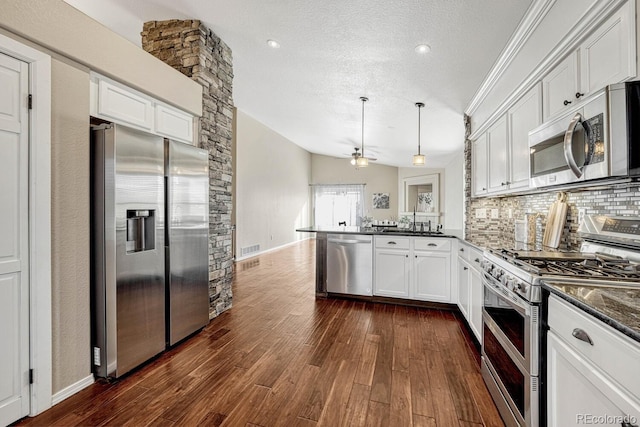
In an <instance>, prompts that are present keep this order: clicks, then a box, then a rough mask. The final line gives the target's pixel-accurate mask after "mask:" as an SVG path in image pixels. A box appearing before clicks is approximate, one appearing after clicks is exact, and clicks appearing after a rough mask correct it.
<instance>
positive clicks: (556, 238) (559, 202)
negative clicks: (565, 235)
mask: <svg viewBox="0 0 640 427" xmlns="http://www.w3.org/2000/svg"><path fill="white" fill-rule="evenodd" d="M568 210H569V205H568V204H567V193H562V192H561V193H558V196H557V198H556V200H555V201H554V202H553V203H552V204H551V207H549V215H548V216H547V225H546V226H545V229H544V236H543V238H542V245H543V246H546V247H549V248H557V247H558V246H559V245H560V238H561V237H562V230H563V229H564V225H565V223H566V221H567V211H568Z"/></svg>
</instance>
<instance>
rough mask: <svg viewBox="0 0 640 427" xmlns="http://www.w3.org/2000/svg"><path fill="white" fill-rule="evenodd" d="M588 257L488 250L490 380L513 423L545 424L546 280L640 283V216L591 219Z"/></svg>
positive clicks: (485, 365)
mask: <svg viewBox="0 0 640 427" xmlns="http://www.w3.org/2000/svg"><path fill="white" fill-rule="evenodd" d="M578 232H579V233H580V234H581V236H582V237H583V238H584V243H583V244H582V246H581V248H580V252H546V251H517V250H506V249H505V250H488V251H485V253H484V259H483V262H482V268H483V270H484V274H483V284H484V290H485V292H484V308H483V314H482V317H483V344H482V376H483V378H484V380H485V383H486V384H487V387H488V388H489V391H490V392H491V395H492V397H493V399H494V401H495V402H496V405H497V406H498V409H499V411H500V414H501V415H502V418H503V419H504V420H505V422H506V423H507V424H508V425H522V426H538V425H539V423H540V413H541V412H540V408H541V406H540V403H541V400H540V382H539V375H540V371H541V358H540V342H541V339H540V338H541V335H542V333H541V332H542V330H541V322H540V320H541V319H540V310H541V301H542V290H541V284H542V280H562V281H563V282H584V281H585V280H586V281H597V282H598V284H605V285H606V284H611V285H616V286H620V284H624V283H635V284H637V283H638V281H640V267H639V265H640V218H612V217H604V216H587V217H586V218H585V221H584V222H583V223H582V224H581V225H580V228H579V230H578Z"/></svg>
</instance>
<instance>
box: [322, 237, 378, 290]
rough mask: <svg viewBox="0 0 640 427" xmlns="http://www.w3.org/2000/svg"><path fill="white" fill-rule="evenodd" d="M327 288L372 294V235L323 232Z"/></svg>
mask: <svg viewBox="0 0 640 427" xmlns="http://www.w3.org/2000/svg"><path fill="white" fill-rule="evenodd" d="M327 292H332V293H337V294H350V295H373V245H372V237H371V236H368V235H362V234H329V235H328V236H327Z"/></svg>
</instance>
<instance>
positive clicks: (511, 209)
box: [509, 208, 513, 219]
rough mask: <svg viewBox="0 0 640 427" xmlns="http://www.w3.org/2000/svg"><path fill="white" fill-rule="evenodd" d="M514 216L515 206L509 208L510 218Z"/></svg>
mask: <svg viewBox="0 0 640 427" xmlns="http://www.w3.org/2000/svg"><path fill="white" fill-rule="evenodd" d="M512 218H513V208H509V219H512Z"/></svg>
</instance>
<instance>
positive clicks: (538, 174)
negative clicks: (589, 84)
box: [529, 82, 640, 188]
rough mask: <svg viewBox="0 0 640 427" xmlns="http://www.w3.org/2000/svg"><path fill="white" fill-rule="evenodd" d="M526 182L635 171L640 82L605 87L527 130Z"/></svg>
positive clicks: (639, 159) (639, 156)
mask: <svg viewBox="0 0 640 427" xmlns="http://www.w3.org/2000/svg"><path fill="white" fill-rule="evenodd" d="M529 148H530V156H529V158H530V169H529V177H530V186H531V187H532V188H536V187H547V186H553V185H560V184H568V183H573V182H579V181H589V180H595V179H603V178H611V177H627V176H637V175H640V82H629V83H620V84H615V85H610V86H607V87H606V88H604V89H602V90H601V91H599V92H597V93H595V94H594V95H593V96H590V97H589V98H588V99H586V100H585V101H584V102H582V103H580V104H578V105H576V108H574V109H572V111H571V112H570V113H567V114H565V115H563V116H562V117H559V118H557V119H554V120H552V121H550V122H547V123H544V124H543V125H541V126H539V127H537V128H535V129H533V130H532V131H531V132H529Z"/></svg>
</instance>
